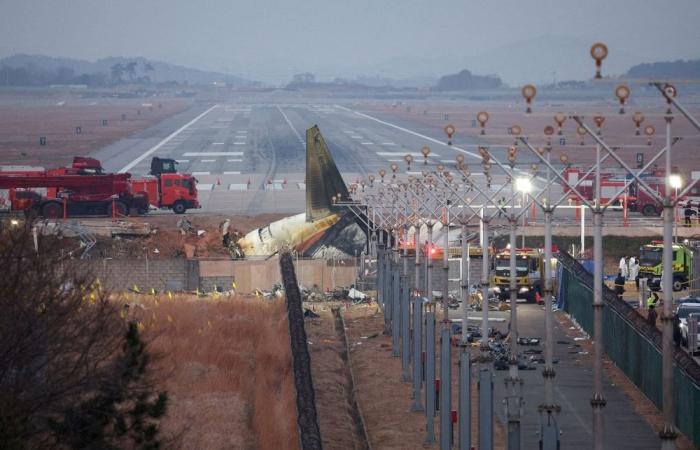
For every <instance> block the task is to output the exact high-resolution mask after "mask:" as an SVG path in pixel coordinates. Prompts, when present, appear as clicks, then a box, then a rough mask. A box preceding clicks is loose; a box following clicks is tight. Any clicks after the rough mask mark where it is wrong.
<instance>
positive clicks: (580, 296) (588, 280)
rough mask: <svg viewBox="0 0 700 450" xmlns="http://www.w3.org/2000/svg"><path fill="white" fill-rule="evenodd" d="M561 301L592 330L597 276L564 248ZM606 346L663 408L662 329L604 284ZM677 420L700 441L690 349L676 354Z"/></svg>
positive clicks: (699, 380) (699, 379) (698, 374)
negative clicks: (619, 298) (617, 296)
mask: <svg viewBox="0 0 700 450" xmlns="http://www.w3.org/2000/svg"><path fill="white" fill-rule="evenodd" d="M559 261H560V262H561V263H562V266H563V270H562V273H561V277H560V283H561V286H560V292H561V295H562V297H563V298H562V299H561V302H560V304H561V305H562V307H563V310H564V311H565V312H566V313H567V314H569V315H570V316H571V317H572V318H573V319H574V320H575V321H576V322H577V323H578V324H579V325H580V326H581V328H583V330H584V331H585V332H586V333H588V334H589V335H590V334H592V333H593V277H592V276H591V274H590V273H589V272H587V271H586V270H585V269H584V268H583V267H582V266H581V265H580V264H579V263H578V262H577V261H576V260H574V259H573V258H571V256H569V255H568V254H566V253H563V252H562V253H560V258H559ZM603 300H604V304H605V307H604V308H603V349H604V351H605V353H606V354H607V355H608V357H609V358H610V359H611V360H612V361H613V362H614V363H615V365H617V366H618V367H619V368H620V369H621V370H622V371H623V372H624V373H625V374H626V375H627V377H628V378H629V379H630V380H631V381H632V382H633V383H634V384H635V385H636V386H637V388H639V390H640V391H641V392H642V393H643V394H644V395H646V396H647V398H649V399H650V400H651V401H652V402H653V403H654V404H655V405H656V407H657V408H659V409H661V408H662V392H663V389H662V381H661V366H662V360H661V333H660V332H659V331H658V330H657V329H656V328H654V327H651V326H649V325H648V324H646V322H645V321H644V319H643V318H642V316H640V315H639V314H638V313H637V312H636V311H635V310H634V309H632V308H631V307H630V306H629V305H628V304H627V303H625V302H623V301H620V300H618V299H617V298H616V297H615V296H614V294H613V292H612V291H611V290H610V289H608V288H607V287H604V288H603ZM674 359H675V366H674V398H675V407H676V425H677V426H678V428H679V429H680V430H681V431H682V432H683V433H684V434H685V435H686V436H687V437H688V438H689V439H690V440H691V441H692V442H693V443H694V444H695V445H696V446H698V447H700V366H698V364H697V363H696V362H695V361H694V360H693V359H692V358H690V357H689V356H688V355H687V354H686V353H684V352H682V351H680V350H676V351H675V354H674Z"/></svg>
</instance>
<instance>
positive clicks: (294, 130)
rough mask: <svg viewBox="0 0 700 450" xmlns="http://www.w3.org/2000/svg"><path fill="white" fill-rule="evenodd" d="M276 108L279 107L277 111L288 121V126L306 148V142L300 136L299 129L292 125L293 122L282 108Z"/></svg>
mask: <svg viewBox="0 0 700 450" xmlns="http://www.w3.org/2000/svg"><path fill="white" fill-rule="evenodd" d="M276 106H277V110H278V111H279V112H280V114H282V117H284V120H286V121H287V125H289V128H291V129H292V131H293V132H294V134H295V135H296V137H297V139H299V142H301V145H302V146H303V147H306V142H304V140H303V139H302V138H301V135H300V134H299V132H298V131H297V129H296V128H294V125H292V121H291V120H289V117H287V115H286V114H285V113H284V111H282V108H280V105H276Z"/></svg>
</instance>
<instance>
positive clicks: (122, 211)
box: [107, 200, 129, 217]
mask: <svg viewBox="0 0 700 450" xmlns="http://www.w3.org/2000/svg"><path fill="white" fill-rule="evenodd" d="M112 208H114V209H116V210H117V217H118V216H128V215H129V208H128V207H127V206H126V204H125V203H124V202H122V201H119V200H116V201H115V202H113V203H110V204H109V206H108V207H107V213H108V214H109V216H110V217H112V216H114V211H113V210H112Z"/></svg>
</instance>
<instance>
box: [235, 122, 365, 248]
mask: <svg viewBox="0 0 700 450" xmlns="http://www.w3.org/2000/svg"><path fill="white" fill-rule="evenodd" d="M333 197H337V198H344V199H347V198H349V197H350V195H349V193H348V188H347V186H346V185H345V182H344V181H343V178H342V177H341V175H340V172H339V171H338V168H337V167H336V165H335V162H334V161H333V157H332V156H331V154H330V151H329V150H328V147H327V146H326V142H325V140H324V139H323V136H322V135H321V131H320V130H319V128H318V126H313V127H311V128H309V129H308V130H306V212H304V213H301V214H296V215H294V216H289V217H285V218H284V219H280V220H277V221H275V222H272V223H270V224H268V225H266V226H264V227H260V228H257V229H255V230H253V231H251V232H249V233H248V234H246V235H245V236H243V237H242V238H240V239H239V240H238V241H237V242H235V244H232V245H233V246H234V247H235V248H234V249H232V250H233V251H232V254H234V255H235V256H236V257H238V258H246V257H265V256H271V255H274V254H275V253H277V252H278V251H279V250H280V249H281V248H283V247H286V248H291V249H293V250H295V251H296V252H298V253H299V254H300V255H302V256H307V257H312V258H331V257H349V256H354V255H359V254H360V253H361V252H362V251H363V250H364V249H365V248H366V245H367V230H366V222H365V225H364V228H363V226H362V222H361V221H360V219H359V218H357V217H356V216H355V215H354V214H353V213H351V212H350V211H348V210H347V209H346V208H343V207H342V206H337V205H334V202H333Z"/></svg>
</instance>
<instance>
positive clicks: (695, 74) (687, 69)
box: [627, 59, 700, 80]
mask: <svg viewBox="0 0 700 450" xmlns="http://www.w3.org/2000/svg"><path fill="white" fill-rule="evenodd" d="M627 76H628V77H630V78H675V79H684V80H687V79H700V59H693V60H682V59H679V60H677V61H662V62H655V63H644V64H637V65H636V66H633V67H632V68H631V69H630V70H629V71H628V72H627Z"/></svg>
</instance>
